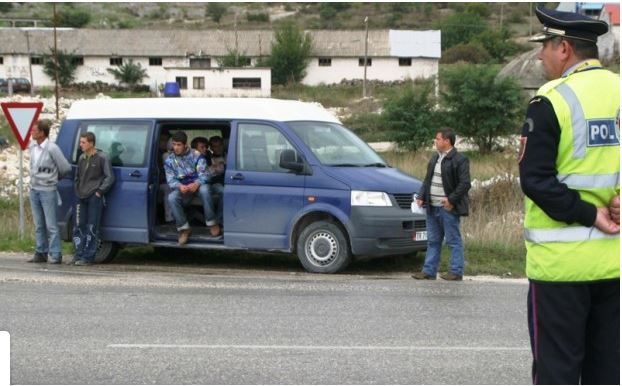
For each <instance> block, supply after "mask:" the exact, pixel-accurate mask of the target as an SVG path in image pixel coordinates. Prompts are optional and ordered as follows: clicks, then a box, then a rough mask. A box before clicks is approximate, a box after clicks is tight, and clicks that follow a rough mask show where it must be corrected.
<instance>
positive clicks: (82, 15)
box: [58, 8, 91, 28]
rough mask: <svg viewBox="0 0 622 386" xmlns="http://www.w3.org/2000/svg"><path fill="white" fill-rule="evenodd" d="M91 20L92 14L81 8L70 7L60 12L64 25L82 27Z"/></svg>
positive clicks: (60, 19) (59, 20) (60, 18)
mask: <svg viewBox="0 0 622 386" xmlns="http://www.w3.org/2000/svg"><path fill="white" fill-rule="evenodd" d="M90 21H91V14H90V13H88V12H87V11H85V10H82V9H79V8H69V9H66V10H63V11H61V12H59V13H58V22H59V25H60V26H62V27H72V28H82V27H84V26H85V25H87V24H88V23H89V22H90Z"/></svg>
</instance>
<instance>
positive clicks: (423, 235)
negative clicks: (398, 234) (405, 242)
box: [413, 231, 428, 241]
mask: <svg viewBox="0 0 622 386" xmlns="http://www.w3.org/2000/svg"><path fill="white" fill-rule="evenodd" d="M427 239H428V232H426V231H421V232H415V234H413V240H415V241H426V240H427Z"/></svg>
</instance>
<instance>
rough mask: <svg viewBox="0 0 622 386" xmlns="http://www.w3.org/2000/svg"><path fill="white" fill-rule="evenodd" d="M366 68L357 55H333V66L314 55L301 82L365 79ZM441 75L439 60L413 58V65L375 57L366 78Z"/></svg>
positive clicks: (383, 78) (337, 81) (320, 82)
mask: <svg viewBox="0 0 622 386" xmlns="http://www.w3.org/2000/svg"><path fill="white" fill-rule="evenodd" d="M363 72H364V67H363V66H359V61H358V58H331V65H330V66H326V67H320V66H319V60H318V58H312V59H311V61H310V62H309V66H307V75H306V76H305V77H304V79H303V80H302V83H304V84H307V85H319V84H322V83H324V84H331V83H339V82H341V81H342V80H343V79H348V80H349V79H363ZM437 74H438V60H437V59H426V58H412V64H411V66H400V65H399V62H398V58H372V63H371V66H367V79H368V80H380V81H385V82H386V81H395V80H406V79H416V78H429V77H432V76H435V75H437Z"/></svg>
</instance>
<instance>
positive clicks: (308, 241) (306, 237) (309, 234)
mask: <svg viewBox="0 0 622 386" xmlns="http://www.w3.org/2000/svg"><path fill="white" fill-rule="evenodd" d="M296 249H297V254H298V259H300V262H301V263H302V265H303V267H304V268H305V269H306V270H307V271H309V272H314V273H336V272H339V271H341V270H343V269H345V268H346V267H347V266H348V264H350V260H351V257H352V256H351V253H350V246H349V244H348V240H347V239H346V236H345V233H344V232H343V231H342V230H341V228H340V227H339V226H337V225H336V224H334V223H331V222H328V221H316V222H314V223H311V224H309V225H307V227H305V228H304V229H303V230H302V232H301V233H300V236H299V237H298V243H297V245H296Z"/></svg>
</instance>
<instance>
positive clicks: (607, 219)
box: [594, 208, 620, 235]
mask: <svg viewBox="0 0 622 386" xmlns="http://www.w3.org/2000/svg"><path fill="white" fill-rule="evenodd" d="M594 226H595V227H596V228H598V229H600V230H601V231H603V232H604V233H607V234H610V235H613V234H616V233H620V224H616V223H615V222H613V220H612V219H611V215H610V213H609V209H608V208H596V221H595V222H594Z"/></svg>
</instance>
